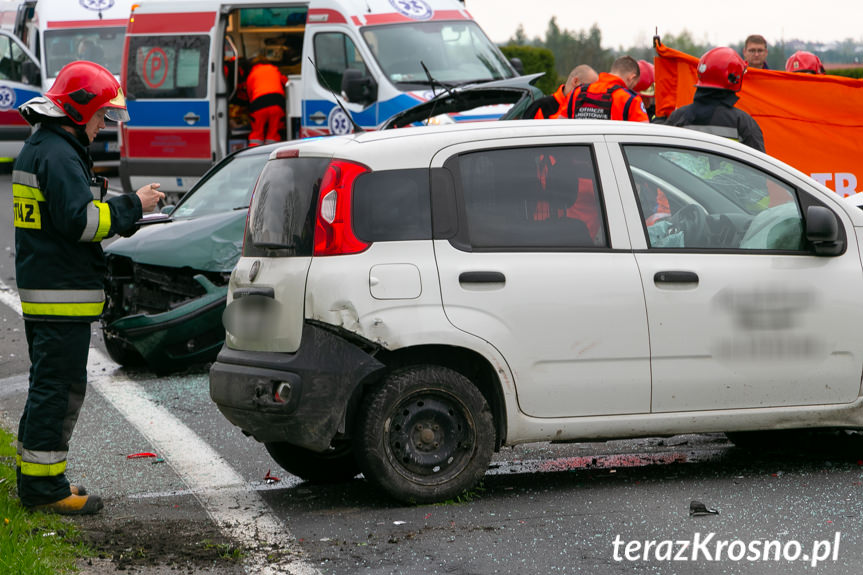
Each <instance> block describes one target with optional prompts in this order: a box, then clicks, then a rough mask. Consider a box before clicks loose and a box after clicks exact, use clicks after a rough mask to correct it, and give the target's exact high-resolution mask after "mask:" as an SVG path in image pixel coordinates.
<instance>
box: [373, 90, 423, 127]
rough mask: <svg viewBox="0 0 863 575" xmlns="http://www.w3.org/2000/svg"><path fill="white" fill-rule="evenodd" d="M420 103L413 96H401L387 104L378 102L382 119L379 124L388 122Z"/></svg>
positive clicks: (386, 102)
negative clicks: (395, 115)
mask: <svg viewBox="0 0 863 575" xmlns="http://www.w3.org/2000/svg"><path fill="white" fill-rule="evenodd" d="M420 102H421V100H419V99H417V98H414V97H413V96H409V95H408V94H399V95H398V96H396V97H395V98H390V99H389V100H387V101H385V102H378V111H379V114H378V116H379V119H380V121H379V122H378V123H380V122H383V121H384V120H388V119H389V117H390V116H392V115H393V114H398V113H399V112H401V111H402V110H407V109H408V108H413V107H414V106H416V105H417V104H419V103H420Z"/></svg>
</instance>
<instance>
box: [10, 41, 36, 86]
mask: <svg viewBox="0 0 863 575" xmlns="http://www.w3.org/2000/svg"><path fill="white" fill-rule="evenodd" d="M25 61H31V60H30V58H29V57H28V56H27V54H26V53H25V52H24V50H22V49H21V47H20V46H18V44H16V43H15V42H14V41H13V40H12V39H11V38H9V37H8V36H0V80H9V81H11V82H23V83H25V84H30V85H36V84H38V83H39V79H38V77H36V78H26V77H24V74H23V68H24V67H23V66H22V64H23V63H24V62H25ZM32 69H34V70H35V63H34V66H33V67H32Z"/></svg>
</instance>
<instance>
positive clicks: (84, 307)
mask: <svg viewBox="0 0 863 575" xmlns="http://www.w3.org/2000/svg"><path fill="white" fill-rule="evenodd" d="M18 295H19V296H20V297H21V311H22V312H24V314H25V315H55V316H65V317H92V316H98V315H101V313H102V309H103V308H104V307H105V292H103V291H102V290H36V289H19V290H18Z"/></svg>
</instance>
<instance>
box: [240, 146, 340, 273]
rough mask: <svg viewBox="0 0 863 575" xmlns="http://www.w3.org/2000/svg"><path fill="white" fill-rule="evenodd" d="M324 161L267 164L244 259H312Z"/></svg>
mask: <svg viewBox="0 0 863 575" xmlns="http://www.w3.org/2000/svg"><path fill="white" fill-rule="evenodd" d="M327 165H329V159H327V158H290V159H283V160H272V161H270V162H267V165H266V166H265V167H264V171H263V172H261V177H260V179H259V180H258V185H257V186H256V187H255V192H254V196H253V197H252V205H251V208H249V223H248V225H247V226H246V238H245V242H244V243H243V256H246V257H249V256H259V257H279V256H282V257H284V256H311V255H312V252H313V250H314V239H315V207H316V206H317V200H318V192H319V191H320V188H321V179H322V178H323V175H324V171H325V170H326V168H327Z"/></svg>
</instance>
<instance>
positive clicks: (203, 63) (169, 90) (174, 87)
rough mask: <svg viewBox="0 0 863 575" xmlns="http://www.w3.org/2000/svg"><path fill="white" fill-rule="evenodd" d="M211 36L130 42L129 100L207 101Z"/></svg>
mask: <svg viewBox="0 0 863 575" xmlns="http://www.w3.org/2000/svg"><path fill="white" fill-rule="evenodd" d="M209 53H210V38H209V37H208V36H133V37H131V38H130V39H129V62H128V66H127V69H128V72H127V77H126V88H127V91H128V94H127V97H128V98H129V99H132V100H134V99H136V98H205V97H206V96H207V69H208V66H207V62H208V59H209Z"/></svg>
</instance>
